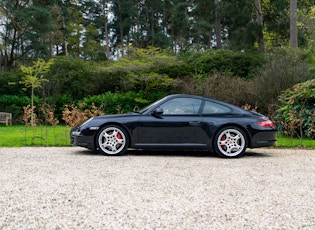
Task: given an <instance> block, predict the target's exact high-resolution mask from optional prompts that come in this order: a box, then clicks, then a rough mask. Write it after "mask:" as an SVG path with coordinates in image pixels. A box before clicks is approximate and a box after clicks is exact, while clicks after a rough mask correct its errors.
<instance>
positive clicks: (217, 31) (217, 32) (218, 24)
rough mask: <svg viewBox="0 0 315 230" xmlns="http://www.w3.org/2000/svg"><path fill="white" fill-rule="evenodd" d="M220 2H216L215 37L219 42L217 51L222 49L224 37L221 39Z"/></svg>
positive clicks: (216, 0) (218, 0)
mask: <svg viewBox="0 0 315 230" xmlns="http://www.w3.org/2000/svg"><path fill="white" fill-rule="evenodd" d="M219 3H220V0H214V5H215V36H216V42H217V49H222V37H221V30H222V28H221V19H220V10H219Z"/></svg>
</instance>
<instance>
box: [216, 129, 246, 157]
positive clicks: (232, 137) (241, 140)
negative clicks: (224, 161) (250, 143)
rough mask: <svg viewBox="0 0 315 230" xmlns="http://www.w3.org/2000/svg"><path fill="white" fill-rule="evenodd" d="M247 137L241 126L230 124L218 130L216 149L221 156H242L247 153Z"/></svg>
mask: <svg viewBox="0 0 315 230" xmlns="http://www.w3.org/2000/svg"><path fill="white" fill-rule="evenodd" d="M246 147H247V137H246V135H245V133H244V131H243V130H241V129H240V128H237V127H234V126H229V127H224V128H222V129H221V130H219V131H218V132H217V134H216V135H215V138H214V150H215V152H216V153H217V154H218V155H219V156H220V157H230V158H232V157H240V156H242V155H243V154H244V153H245V150H246Z"/></svg>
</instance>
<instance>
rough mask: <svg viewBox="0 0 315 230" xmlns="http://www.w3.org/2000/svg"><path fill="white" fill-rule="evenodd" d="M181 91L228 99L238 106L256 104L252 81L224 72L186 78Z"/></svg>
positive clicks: (223, 99)
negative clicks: (253, 97) (253, 98)
mask: <svg viewBox="0 0 315 230" xmlns="http://www.w3.org/2000/svg"><path fill="white" fill-rule="evenodd" d="M180 85H181V88H180V92H181V93H187V94H197V95H202V96H206V97H212V98H215V99H217V100H222V101H226V102H229V103H232V104H235V105H238V106H242V105H245V104H254V102H253V101H252V100H251V98H252V93H253V92H252V82H251V81H246V80H244V79H242V78H238V77H233V76H230V75H226V74H222V73H213V74H209V75H196V76H194V77H187V78H184V79H183V80H182V82H181V84H180Z"/></svg>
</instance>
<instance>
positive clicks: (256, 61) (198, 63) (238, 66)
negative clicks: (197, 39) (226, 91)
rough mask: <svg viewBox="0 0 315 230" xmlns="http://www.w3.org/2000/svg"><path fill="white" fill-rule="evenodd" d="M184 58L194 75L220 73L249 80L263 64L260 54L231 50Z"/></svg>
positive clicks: (194, 54) (197, 53) (196, 54)
mask: <svg viewBox="0 0 315 230" xmlns="http://www.w3.org/2000/svg"><path fill="white" fill-rule="evenodd" d="M184 58H185V60H186V62H187V65H189V66H191V68H192V69H193V70H194V71H195V73H196V74H212V73H214V72H221V73H224V74H229V75H231V76H238V77H242V78H251V77H252V76H253V75H254V74H255V72H256V71H257V70H258V69H259V68H260V67H262V66H263V64H264V58H263V56H262V55H261V54H258V53H243V52H234V51H231V50H216V51H208V52H195V53H189V54H186V55H185V57H184Z"/></svg>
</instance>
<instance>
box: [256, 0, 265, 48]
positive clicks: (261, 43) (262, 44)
mask: <svg viewBox="0 0 315 230" xmlns="http://www.w3.org/2000/svg"><path fill="white" fill-rule="evenodd" d="M255 9H256V20H257V23H258V25H259V26H260V27H261V30H260V32H259V34H258V49H259V52H260V53H264V52H265V42H264V34H263V31H262V30H263V28H264V23H263V17H262V10H261V4H260V0H255Z"/></svg>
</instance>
